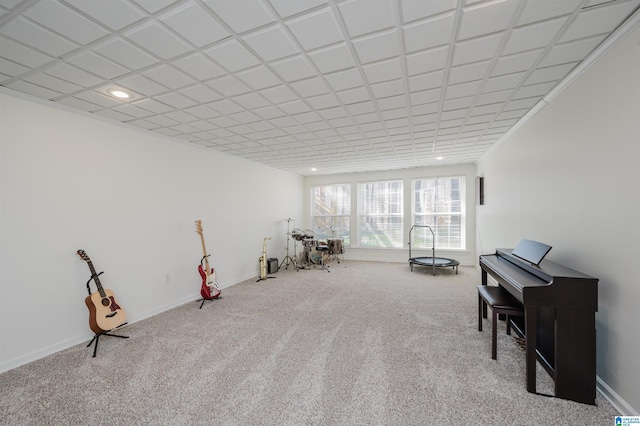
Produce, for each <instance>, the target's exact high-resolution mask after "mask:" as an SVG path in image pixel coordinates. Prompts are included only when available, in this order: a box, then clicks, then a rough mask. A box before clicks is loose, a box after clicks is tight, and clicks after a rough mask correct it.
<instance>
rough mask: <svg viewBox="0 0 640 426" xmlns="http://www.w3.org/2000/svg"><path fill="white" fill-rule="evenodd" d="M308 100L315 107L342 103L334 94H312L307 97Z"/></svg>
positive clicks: (322, 107)
mask: <svg viewBox="0 0 640 426" xmlns="http://www.w3.org/2000/svg"><path fill="white" fill-rule="evenodd" d="M307 102H309V104H310V105H311V106H312V107H313V108H315V109H324V108H332V107H335V106H338V105H340V102H339V101H338V99H337V98H336V96H335V95H334V94H326V95H320V96H312V97H309V98H307Z"/></svg>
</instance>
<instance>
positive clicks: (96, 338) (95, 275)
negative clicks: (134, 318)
mask: <svg viewBox="0 0 640 426" xmlns="http://www.w3.org/2000/svg"><path fill="white" fill-rule="evenodd" d="M103 273H104V271H103V272H100V273H99V274H94V275H91V278H89V281H87V292H88V293H89V296H91V286H90V285H89V284H91V280H93V279H95V278H96V277H97V276H99V275H102V274H103ZM125 325H127V323H126V322H125V323H124V324H120V325H119V326H117V327H116V328H113V329H111V330H107V331H104V332H102V333H96V334H94V336H93V339H91V341H90V342H89V344H88V345H87V346H86V347H87V348H88V347H89V346H91V344H92V343H93V342H96V345H95V346H94V348H93V358H95V357H96V354H97V353H98V342H99V341H100V336H111V337H119V338H121V339H128V338H129V336H120V335H118V334H111V332H112V331H113V330H117V329H119V328H120V327H124V326H125Z"/></svg>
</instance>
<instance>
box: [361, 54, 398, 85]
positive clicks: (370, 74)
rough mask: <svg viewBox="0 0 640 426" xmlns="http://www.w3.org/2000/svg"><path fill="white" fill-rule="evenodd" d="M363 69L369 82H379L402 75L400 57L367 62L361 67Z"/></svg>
mask: <svg viewBox="0 0 640 426" xmlns="http://www.w3.org/2000/svg"><path fill="white" fill-rule="evenodd" d="M363 70H364V73H365V75H366V77H367V81H368V82H369V83H380V82H382V81H388V80H396V79H399V78H402V77H404V71H403V68H402V60H401V59H400V58H393V59H389V60H386V61H382V62H376V63H373V64H368V65H365V66H364V67H363Z"/></svg>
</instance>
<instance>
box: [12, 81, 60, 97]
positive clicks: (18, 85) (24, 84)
mask: <svg viewBox="0 0 640 426" xmlns="http://www.w3.org/2000/svg"><path fill="white" fill-rule="evenodd" d="M6 87H8V88H10V89H13V90H17V91H18V92H24V93H28V94H29V95H33V96H36V97H38V98H42V99H53V98H56V97H58V96H60V95H61V93H60V92H57V91H55V90H51V89H49V88H45V87H42V86H38V85H36V84H33V83H29V82H28V81H25V80H18V81H15V82H13V83H9V84H7V85H6Z"/></svg>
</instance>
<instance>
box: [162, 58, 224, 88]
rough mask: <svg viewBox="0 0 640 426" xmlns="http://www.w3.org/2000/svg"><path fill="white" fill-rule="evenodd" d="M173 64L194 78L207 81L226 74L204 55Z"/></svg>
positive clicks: (183, 59)
mask: <svg viewBox="0 0 640 426" xmlns="http://www.w3.org/2000/svg"><path fill="white" fill-rule="evenodd" d="M171 64H172V65H173V66H175V67H177V68H179V69H181V70H182V71H184V72H185V73H187V74H188V75H190V76H192V77H193V78H195V79H197V80H200V81H206V80H210V79H212V78H215V77H219V76H221V75H223V74H224V73H225V72H224V71H223V70H222V69H221V68H220V67H219V66H217V65H216V64H214V63H213V62H212V61H211V60H210V59H209V58H208V57H207V56H205V55H203V54H202V53H194V54H192V55H189V56H185V57H184V58H180V59H176V60H174V61H171Z"/></svg>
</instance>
